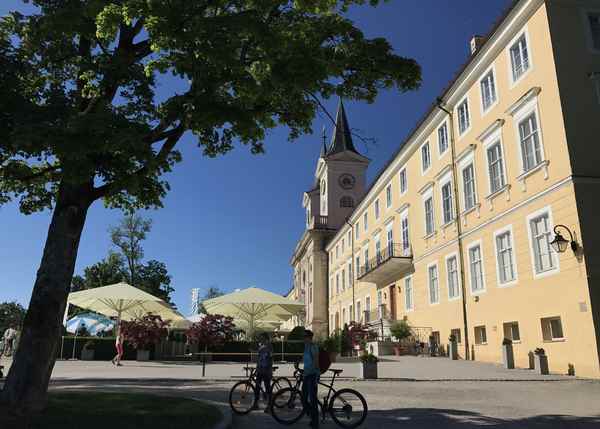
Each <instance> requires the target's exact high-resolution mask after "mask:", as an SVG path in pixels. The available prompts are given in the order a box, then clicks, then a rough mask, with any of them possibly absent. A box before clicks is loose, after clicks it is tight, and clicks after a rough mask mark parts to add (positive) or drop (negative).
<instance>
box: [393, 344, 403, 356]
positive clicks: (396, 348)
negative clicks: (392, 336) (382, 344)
mask: <svg viewBox="0 0 600 429" xmlns="http://www.w3.org/2000/svg"><path fill="white" fill-rule="evenodd" d="M401 354H402V347H401V346H400V344H396V345H394V356H400V355H401Z"/></svg>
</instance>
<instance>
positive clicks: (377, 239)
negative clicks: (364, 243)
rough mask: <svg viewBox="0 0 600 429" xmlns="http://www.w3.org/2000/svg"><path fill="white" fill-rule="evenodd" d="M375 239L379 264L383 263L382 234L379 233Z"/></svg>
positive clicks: (376, 256)
mask: <svg viewBox="0 0 600 429" xmlns="http://www.w3.org/2000/svg"><path fill="white" fill-rule="evenodd" d="M373 239H374V241H375V258H376V260H377V264H378V265H379V264H380V263H381V250H382V249H381V235H380V234H377V235H376V236H374V237H373Z"/></svg>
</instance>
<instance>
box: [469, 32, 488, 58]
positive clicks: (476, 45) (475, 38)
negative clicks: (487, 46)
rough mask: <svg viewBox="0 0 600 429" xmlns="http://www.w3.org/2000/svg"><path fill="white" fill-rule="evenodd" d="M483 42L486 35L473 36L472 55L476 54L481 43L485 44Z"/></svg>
mask: <svg viewBox="0 0 600 429" xmlns="http://www.w3.org/2000/svg"><path fill="white" fill-rule="evenodd" d="M483 42H485V37H483V36H477V35H475V36H473V37H472V38H471V55H475V53H476V52H477V51H478V50H479V48H481V45H483Z"/></svg>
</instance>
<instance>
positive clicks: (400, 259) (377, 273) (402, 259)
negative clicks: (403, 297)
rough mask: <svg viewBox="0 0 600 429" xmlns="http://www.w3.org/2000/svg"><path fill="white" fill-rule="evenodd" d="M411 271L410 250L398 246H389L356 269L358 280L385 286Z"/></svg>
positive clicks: (411, 259)
mask: <svg viewBox="0 0 600 429" xmlns="http://www.w3.org/2000/svg"><path fill="white" fill-rule="evenodd" d="M411 271H413V258H412V254H411V251H410V248H404V247H403V246H402V245H400V244H390V245H388V246H387V247H385V248H384V249H383V250H382V251H381V252H379V253H378V254H377V255H376V256H375V257H374V258H372V259H370V260H368V261H367V263H366V264H365V265H362V266H361V267H359V269H358V280H360V281H362V282H370V283H375V284H377V285H378V286H379V285H386V284H388V283H391V282H393V281H394V280H395V279H397V278H399V277H402V276H403V275H404V274H406V273H408V272H411Z"/></svg>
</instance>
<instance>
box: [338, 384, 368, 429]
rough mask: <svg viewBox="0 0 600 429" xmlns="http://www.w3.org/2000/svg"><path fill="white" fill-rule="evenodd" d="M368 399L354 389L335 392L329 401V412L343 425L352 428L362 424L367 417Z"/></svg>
mask: <svg viewBox="0 0 600 429" xmlns="http://www.w3.org/2000/svg"><path fill="white" fill-rule="evenodd" d="M368 411H369V410H368V407H367V401H365V398H363V396H362V395H361V394H360V393H358V392H357V391H356V390H353V389H341V390H338V391H337V392H335V394H334V395H333V397H332V398H331V401H330V402H329V414H330V415H331V418H332V419H333V420H334V421H335V422H336V423H337V424H338V425H340V426H341V427H343V428H348V429H352V428H355V427H358V426H360V425H361V424H362V423H363V422H364V421H365V419H366V418H367V412H368Z"/></svg>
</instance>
